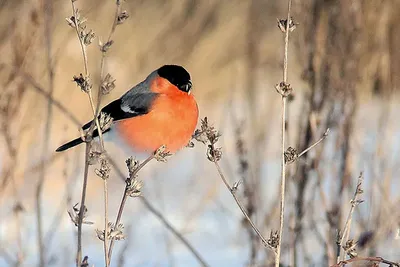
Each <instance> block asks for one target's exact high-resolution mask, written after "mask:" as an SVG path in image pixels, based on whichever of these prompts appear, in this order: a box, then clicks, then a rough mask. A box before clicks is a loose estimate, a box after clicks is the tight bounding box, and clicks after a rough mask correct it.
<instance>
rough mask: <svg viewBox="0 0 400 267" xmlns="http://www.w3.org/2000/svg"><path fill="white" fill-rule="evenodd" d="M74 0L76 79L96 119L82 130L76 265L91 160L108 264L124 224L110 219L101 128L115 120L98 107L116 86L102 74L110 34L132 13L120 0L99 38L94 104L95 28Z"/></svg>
mask: <svg viewBox="0 0 400 267" xmlns="http://www.w3.org/2000/svg"><path fill="white" fill-rule="evenodd" d="M75 1H76V0H71V4H72V13H73V15H72V16H71V17H69V18H67V19H66V20H67V22H68V24H69V25H70V26H71V27H73V28H74V29H75V31H76V34H77V37H78V40H79V44H80V46H81V51H82V57H83V63H84V74H82V73H81V74H79V75H78V76H74V78H73V80H74V81H75V82H76V84H77V85H78V86H79V87H80V88H81V90H82V91H83V92H85V93H86V94H87V95H88V98H89V102H90V106H91V108H92V112H93V123H92V125H91V126H90V128H89V130H87V131H85V133H83V134H82V138H83V140H84V141H85V142H86V153H85V171H84V179H83V188H82V198H81V203H80V209H79V212H77V215H78V222H77V226H78V248H77V257H76V265H77V266H79V265H80V264H81V259H82V223H83V218H84V216H85V214H86V212H87V209H86V207H85V199H86V188H87V179H88V171H89V165H90V163H93V161H95V162H99V163H100V169H96V171H95V172H96V174H97V176H99V177H100V178H101V179H102V180H103V184H104V186H103V187H104V231H98V232H97V233H98V237H99V238H100V237H101V236H102V238H100V239H101V240H102V241H103V244H104V261H105V265H106V266H109V264H110V259H109V256H108V255H109V252H108V251H109V248H108V242H109V239H110V238H111V241H110V245H111V244H112V240H114V239H116V238H117V237H118V236H119V234H115V233H119V232H120V231H121V228H120V227H119V224H118V223H115V224H110V222H109V221H108V185H107V180H108V178H109V176H110V171H111V168H110V164H109V162H108V158H107V157H106V156H105V148H104V142H103V137H102V132H103V131H104V130H106V129H108V128H109V127H110V126H111V123H112V120H111V118H110V117H107V116H106V115H105V114H99V111H100V104H101V96H102V95H104V94H108V93H109V92H110V91H111V90H112V89H114V88H115V79H113V78H112V76H111V75H110V74H109V73H108V74H107V75H106V76H104V77H103V75H104V74H103V72H104V64H105V57H106V53H107V51H108V50H109V49H110V47H111V45H112V44H113V41H112V40H111V37H112V34H113V33H114V31H115V28H116V26H117V25H119V24H122V23H123V22H124V21H125V20H126V19H127V18H128V17H129V15H128V14H127V12H126V11H124V12H121V2H120V0H117V1H116V12H115V17H114V22H113V25H112V28H111V31H110V34H109V36H108V39H107V42H106V43H104V44H103V43H102V42H100V41H99V46H100V51H101V52H102V59H101V66H100V85H99V89H98V99H97V105H95V104H94V100H93V96H92V82H91V79H90V73H89V69H88V58H87V53H86V46H88V45H90V44H91V43H92V42H93V40H94V38H95V33H94V31H93V30H91V29H87V25H86V18H84V17H82V16H81V15H80V13H79V10H78V9H77V8H76V7H75ZM95 128H97V132H98V135H99V140H100V147H101V148H100V151H99V152H96V151H92V146H91V141H92V134H93V131H94V130H95ZM70 216H71V214H70ZM71 218H72V217H71ZM75 224H76V222H75ZM99 232H100V233H101V232H102V233H103V234H102V235H101V234H100V233H99Z"/></svg>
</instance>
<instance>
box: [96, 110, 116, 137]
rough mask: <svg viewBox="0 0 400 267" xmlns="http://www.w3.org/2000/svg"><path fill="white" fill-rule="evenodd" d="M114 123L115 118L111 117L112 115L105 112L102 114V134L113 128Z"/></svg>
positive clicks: (100, 119) (100, 120) (100, 121)
mask: <svg viewBox="0 0 400 267" xmlns="http://www.w3.org/2000/svg"><path fill="white" fill-rule="evenodd" d="M112 123H113V118H112V117H111V116H110V114H107V113H104V112H101V113H100V118H99V124H100V128H101V131H102V132H104V131H106V130H108V129H109V128H110V127H111V125H112Z"/></svg>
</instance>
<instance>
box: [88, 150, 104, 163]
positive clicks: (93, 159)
mask: <svg viewBox="0 0 400 267" xmlns="http://www.w3.org/2000/svg"><path fill="white" fill-rule="evenodd" d="M101 155H102V153H101V152H99V151H95V150H91V151H90V152H89V157H88V163H89V165H95V164H97V163H98V162H99V160H100V157H101Z"/></svg>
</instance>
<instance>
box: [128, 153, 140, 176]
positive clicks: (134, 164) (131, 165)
mask: <svg viewBox="0 0 400 267" xmlns="http://www.w3.org/2000/svg"><path fill="white" fill-rule="evenodd" d="M125 163H126V166H127V168H128V171H129V178H131V179H134V178H135V172H136V170H137V168H138V167H139V161H138V160H136V159H135V158H134V157H129V158H128V159H127V160H126V161H125Z"/></svg>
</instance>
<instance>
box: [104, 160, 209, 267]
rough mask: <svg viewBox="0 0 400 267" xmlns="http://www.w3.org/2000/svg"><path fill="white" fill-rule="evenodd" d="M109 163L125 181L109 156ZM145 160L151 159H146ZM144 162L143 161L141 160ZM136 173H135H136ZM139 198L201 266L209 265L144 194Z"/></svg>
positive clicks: (118, 219)
mask: <svg viewBox="0 0 400 267" xmlns="http://www.w3.org/2000/svg"><path fill="white" fill-rule="evenodd" d="M109 160H110V163H111V165H113V168H114V170H115V171H116V172H117V173H118V176H119V177H120V178H121V179H123V180H124V181H126V178H125V175H124V174H123V172H122V171H121V170H120V169H119V168H118V166H117V165H116V163H115V162H114V161H113V160H112V159H111V158H109ZM147 160H149V161H150V160H151V159H149V158H148V159H147ZM143 163H144V162H143ZM143 163H142V166H141V167H140V168H142V167H144V164H143ZM136 174H137V173H136ZM126 189H127V188H126V187H125V192H124V195H123V196H122V200H121V204H120V207H119V210H118V215H117V220H116V223H119V222H120V220H121V217H122V212H123V209H124V206H125V202H126V199H127V194H126ZM139 199H140V200H141V201H142V203H143V204H144V206H145V207H146V208H147V209H148V210H149V211H150V212H151V213H153V214H154V215H155V216H156V217H157V218H158V219H159V220H160V221H161V223H162V224H163V225H164V226H165V227H166V228H167V229H168V230H170V231H171V232H172V233H173V234H174V235H175V236H176V237H177V238H178V239H179V240H180V241H181V242H182V244H183V245H184V246H185V247H186V248H187V249H188V250H189V251H190V252H191V253H192V254H193V256H194V257H195V258H196V259H197V261H198V262H199V263H200V264H201V265H202V266H209V265H208V264H207V263H206V262H205V260H204V259H203V258H202V257H201V255H200V253H199V252H198V251H196V249H195V248H194V247H193V246H192V245H191V244H190V243H189V241H188V240H187V239H186V238H185V237H184V236H183V235H182V234H181V233H180V232H179V231H178V230H177V229H176V228H175V227H174V226H173V225H172V224H170V223H169V222H168V221H167V219H166V218H165V217H164V216H163V215H162V214H161V212H159V211H157V209H156V208H155V207H154V206H153V205H152V204H151V203H150V202H149V201H148V200H147V199H146V197H144V196H140V197H139ZM111 242H113V240H111ZM112 247H113V246H112V245H111V244H110V250H112ZM109 258H110V260H111V254H110V256H109Z"/></svg>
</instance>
